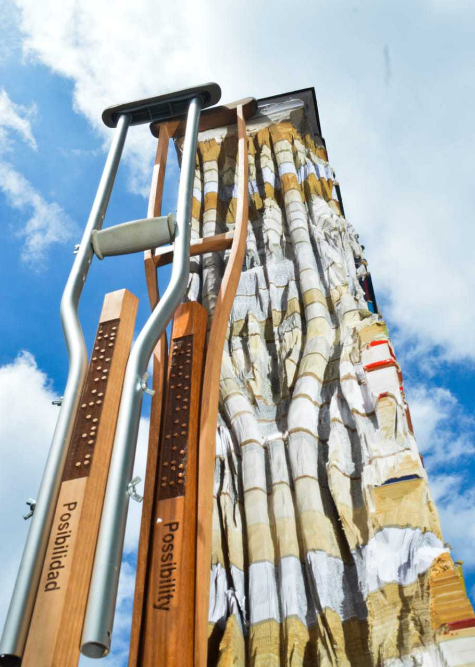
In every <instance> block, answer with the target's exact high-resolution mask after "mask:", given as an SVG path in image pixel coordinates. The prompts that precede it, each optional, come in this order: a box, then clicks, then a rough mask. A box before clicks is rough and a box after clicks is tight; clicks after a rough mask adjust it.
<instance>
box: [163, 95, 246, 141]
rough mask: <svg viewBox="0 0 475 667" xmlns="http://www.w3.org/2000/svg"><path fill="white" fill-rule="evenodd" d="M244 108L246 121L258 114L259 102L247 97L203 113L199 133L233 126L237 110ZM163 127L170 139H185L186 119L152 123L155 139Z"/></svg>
mask: <svg viewBox="0 0 475 667" xmlns="http://www.w3.org/2000/svg"><path fill="white" fill-rule="evenodd" d="M238 107H241V108H242V115H243V118H244V120H245V119H247V118H251V117H252V116H254V114H255V113H256V112H257V100H256V99H255V98H254V97H246V98H244V99H242V100H237V101H236V102H230V103H229V104H220V105H219V106H216V107H211V108H210V109H205V110H204V111H202V112H201V116H200V124H199V131H200V132H204V131H205V130H214V129H215V128H216V127H225V126H226V125H233V124H234V123H235V122H236V109H237V108H238ZM162 127H166V128H167V130H168V133H169V135H170V138H172V139H173V138H176V137H183V136H184V134H185V130H186V118H178V119H177V120H171V121H168V122H166V123H152V124H151V125H150V130H151V132H152V134H153V136H154V137H158V136H159V132H160V131H161V129H162Z"/></svg>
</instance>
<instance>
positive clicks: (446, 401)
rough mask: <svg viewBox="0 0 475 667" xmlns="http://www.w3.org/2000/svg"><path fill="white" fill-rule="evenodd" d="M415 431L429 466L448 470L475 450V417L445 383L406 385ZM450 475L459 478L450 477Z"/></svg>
mask: <svg viewBox="0 0 475 667" xmlns="http://www.w3.org/2000/svg"><path fill="white" fill-rule="evenodd" d="M406 392H407V399H408V402H409V407H410V410H411V416H412V421H413V424H414V429H415V435H416V438H417V443H418V446H419V450H420V452H421V453H422V454H423V456H424V461H425V465H426V467H427V469H428V470H430V471H436V470H440V469H441V468H443V469H444V470H446V471H448V470H450V468H452V467H453V466H455V465H457V464H458V462H459V461H460V460H461V459H462V458H465V460H466V461H467V460H469V458H470V456H473V455H474V453H475V420H474V419H473V417H471V415H469V414H467V412H466V411H465V410H464V409H463V407H462V406H461V405H460V403H459V402H458V400H457V398H456V396H454V394H452V393H451V392H450V391H449V390H448V389H445V388H443V387H436V386H428V385H416V386H411V385H409V386H408V387H407V388H406ZM450 479H455V478H453V477H450Z"/></svg>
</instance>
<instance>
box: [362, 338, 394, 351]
mask: <svg viewBox="0 0 475 667" xmlns="http://www.w3.org/2000/svg"><path fill="white" fill-rule="evenodd" d="M376 345H388V347H389V341H388V340H386V339H385V340H372V341H371V343H368V344H367V345H366V349H369V348H370V347H376Z"/></svg>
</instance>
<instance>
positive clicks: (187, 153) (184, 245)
mask: <svg viewBox="0 0 475 667" xmlns="http://www.w3.org/2000/svg"><path fill="white" fill-rule="evenodd" d="M201 108H202V100H201V99H200V98H199V97H196V98H194V99H192V100H191V102H190V106H189V109H188V118H187V126H186V134H185V142H184V149H183V161H182V169H181V178H180V185H179V190H178V208H177V218H176V232H175V251H174V261H173V266H172V274H171V278H170V283H169V285H168V287H167V289H166V291H165V293H164V295H163V297H162V299H161V301H160V302H159V304H158V305H157V306H156V307H155V309H154V310H153V312H152V314H151V316H150V318H149V319H148V321H147V323H146V324H145V326H144V328H143V329H142V331H141V332H140V334H139V336H138V338H137V340H136V342H135V344H134V346H133V348H132V351H131V353H130V357H129V362H128V364H127V371H126V375H125V381H124V388H123V393H122V400H121V404H120V411H119V418H118V422H117V430H116V435H115V441H114V450H113V453H112V459H111V465H110V471H109V480H108V484H107V490H106V496H105V500H104V508H103V513H102V521H101V528H100V533H99V539H98V543H97V548H96V557H95V562H94V569H93V574H92V579H91V584H90V589H89V602H88V608H87V613H86V619H85V622H84V630H83V637H82V642H81V643H82V648H81V651H82V653H83V654H84V655H86V656H88V657H91V658H100V657H103V656H105V655H107V653H108V652H109V649H110V642H111V633H112V625H113V621H114V611H115V603H116V597H117V587H118V582H119V572H120V564H121V559H122V549H123V543H124V533H125V524H126V520H127V510H128V502H129V496H128V494H127V485H128V483H129V482H130V479H131V477H132V471H133V464H134V458H135V449H136V444H137V434H138V428H139V421H140V412H141V408H142V398H143V376H144V374H145V372H146V370H147V364H148V362H149V359H150V356H151V354H152V351H153V349H154V347H155V345H156V343H157V341H158V339H159V338H160V336H161V334H162V332H163V331H164V330H165V327H166V326H167V324H168V322H169V320H170V319H171V317H172V315H173V313H174V311H175V309H176V308H177V306H178V305H179V303H180V301H181V300H182V298H183V296H184V294H185V290H186V287H187V284H188V276H189V265H190V236H191V201H192V194H193V179H194V171H195V155H196V147H197V138H198V126H199V119H200V111H201Z"/></svg>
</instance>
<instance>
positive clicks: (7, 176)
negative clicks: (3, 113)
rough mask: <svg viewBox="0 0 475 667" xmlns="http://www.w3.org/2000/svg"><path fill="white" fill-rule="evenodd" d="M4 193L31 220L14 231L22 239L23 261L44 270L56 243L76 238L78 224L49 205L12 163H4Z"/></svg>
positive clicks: (0, 172) (0, 181) (0, 180)
mask: <svg viewBox="0 0 475 667" xmlns="http://www.w3.org/2000/svg"><path fill="white" fill-rule="evenodd" d="M0 190H1V191H3V193H4V195H5V196H6V199H7V202H8V204H9V205H10V206H11V207H12V208H14V209H16V210H19V211H28V212H29V213H31V217H30V218H29V219H28V220H27V221H26V222H24V223H23V224H21V225H19V228H16V229H15V226H14V225H13V224H12V228H13V232H14V233H16V234H17V236H18V237H19V238H21V239H22V250H21V253H20V256H21V259H22V260H23V261H24V262H25V263H26V264H28V265H29V266H30V267H31V268H32V269H33V270H36V271H39V270H41V269H43V268H44V266H45V260H46V256H47V252H48V251H49V249H50V247H51V245H53V244H55V243H65V242H67V241H69V240H70V239H71V238H72V235H73V232H74V230H75V223H74V222H73V221H72V220H71V218H70V217H69V216H68V215H67V213H66V212H65V211H64V210H63V209H62V208H61V206H59V204H57V203H56V202H47V201H46V200H45V199H44V198H43V197H42V195H41V194H40V193H39V192H38V191H37V190H36V189H35V188H34V187H33V186H32V184H31V183H30V182H29V181H28V180H27V179H26V178H25V177H24V176H23V175H22V174H20V173H19V172H18V171H17V170H16V169H14V168H13V167H12V165H11V164H9V163H8V162H2V161H0Z"/></svg>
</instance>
